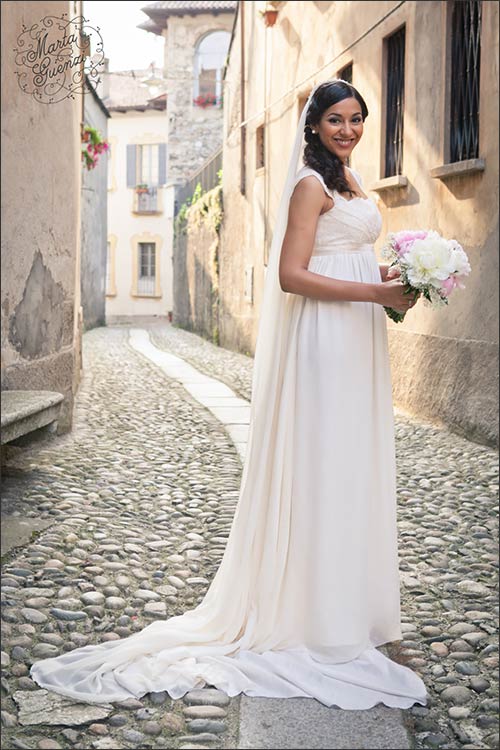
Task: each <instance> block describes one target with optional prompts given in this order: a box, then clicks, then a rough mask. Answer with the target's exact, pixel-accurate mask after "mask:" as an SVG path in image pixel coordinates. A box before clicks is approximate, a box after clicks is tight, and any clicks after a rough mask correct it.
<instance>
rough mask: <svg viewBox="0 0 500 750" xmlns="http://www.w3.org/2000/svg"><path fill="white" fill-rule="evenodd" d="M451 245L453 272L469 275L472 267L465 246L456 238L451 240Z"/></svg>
mask: <svg viewBox="0 0 500 750" xmlns="http://www.w3.org/2000/svg"><path fill="white" fill-rule="evenodd" d="M450 245H451V262H452V265H453V273H454V274H456V275H457V276H468V275H469V273H470V272H471V267H470V263H469V259H468V257H467V255H466V254H465V252H464V249H463V247H462V246H461V245H459V244H458V242H457V241H456V240H450Z"/></svg>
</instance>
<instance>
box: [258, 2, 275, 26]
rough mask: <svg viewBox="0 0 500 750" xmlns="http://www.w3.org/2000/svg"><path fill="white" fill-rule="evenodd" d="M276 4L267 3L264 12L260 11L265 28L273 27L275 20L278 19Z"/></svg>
mask: <svg viewBox="0 0 500 750" xmlns="http://www.w3.org/2000/svg"><path fill="white" fill-rule="evenodd" d="M277 5H278V3H276V2H267V3H266V6H265V8H264V10H260V11H259V13H260V15H261V16H262V18H263V19H264V23H265V25H266V26H274V24H275V23H276V19H277V18H278V8H277Z"/></svg>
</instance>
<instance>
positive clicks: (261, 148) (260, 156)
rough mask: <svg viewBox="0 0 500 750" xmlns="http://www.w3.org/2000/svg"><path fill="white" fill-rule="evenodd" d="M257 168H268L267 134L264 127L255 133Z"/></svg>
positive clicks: (261, 126)
mask: <svg viewBox="0 0 500 750" xmlns="http://www.w3.org/2000/svg"><path fill="white" fill-rule="evenodd" d="M255 151H256V161H255V168H256V169H262V168H263V167H265V166H266V151H265V133H264V125H260V126H259V127H258V128H257V130H256V131H255Z"/></svg>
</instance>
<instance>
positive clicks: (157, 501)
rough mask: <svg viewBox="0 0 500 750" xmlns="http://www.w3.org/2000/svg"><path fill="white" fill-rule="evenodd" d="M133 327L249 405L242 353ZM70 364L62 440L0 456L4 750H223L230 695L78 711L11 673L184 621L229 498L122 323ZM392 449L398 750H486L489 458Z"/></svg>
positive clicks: (230, 507)
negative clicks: (412, 691) (424, 694)
mask: <svg viewBox="0 0 500 750" xmlns="http://www.w3.org/2000/svg"><path fill="white" fill-rule="evenodd" d="M134 327H140V328H146V329H147V330H148V332H149V335H150V339H151V342H152V343H153V344H154V345H155V346H156V347H157V348H158V349H161V350H164V351H167V352H170V353H172V354H174V355H176V356H178V357H182V358H183V359H184V360H186V361H187V362H189V363H190V364H191V365H193V366H194V367H196V368H197V369H198V370H200V371H201V372H203V373H205V374H207V375H209V376H210V377H213V378H217V379H218V380H220V381H221V382H223V383H225V384H226V385H228V386H229V387H230V388H232V389H233V390H234V391H235V393H236V394H237V395H239V396H241V397H243V398H245V399H249V398H250V392H251V378H252V359H251V358H250V357H246V356H244V355H242V354H238V353H234V352H230V351H228V350H224V349H220V348H218V347H216V346H214V345H212V344H211V343H210V342H208V341H205V340H204V339H202V338H200V337H198V336H196V335H194V334H191V333H188V332H186V331H183V330H181V329H177V328H175V327H173V326H171V325H169V324H165V323H159V322H151V321H144V322H138V323H134ZM83 357H84V370H83V377H82V382H81V385H80V388H79V392H78V396H77V400H76V409H75V421H74V428H73V431H72V432H71V433H69V434H67V435H64V436H60V437H57V438H51V439H50V440H48V441H45V442H41V443H39V444H33V445H32V446H31V447H29V448H27V447H24V448H15V447H12V446H11V447H9V448H8V450H7V462H6V466H5V467H4V469H3V477H2V484H3V487H2V517H3V518H4V520H5V522H6V526H5V528H6V529H7V531H8V533H5V534H4V535H5V537H6V544H7V551H4V550H2V555H3V560H2V662H1V663H2V679H1V686H2V695H3V709H2V725H3V743H2V747H5V748H21V749H22V748H33V749H34V748H40V750H51V749H52V748H54V749H56V748H68V749H69V748H76V749H78V748H80V749H81V750H87V749H90V748H116V750H120V748H158V749H160V748H185V749H186V750H187V749H188V748H194V747H196V748H206V747H210V748H236V747H238V746H239V745H238V727H239V706H240V697H239V696H237V697H234V698H228V696H226V695H225V694H224V693H223V692H222V691H219V690H213V689H211V688H210V686H208V687H207V688H205V689H203V690H197V691H192V692H191V693H188V694H187V695H186V696H185V697H184V699H180V700H177V701H173V700H172V699H170V697H169V696H168V695H166V694H161V693H157V694H149V695H148V696H146V697H145V698H143V699H141V700H129V701H126V702H125V703H121V704H114V705H108V706H98V705H95V706H85V707H82V705H81V704H79V705H78V706H75V704H73V703H71V701H66V700H64V699H62V698H58V697H57V696H54V694H48V693H46V692H45V691H41V690H39V688H38V686H37V685H35V683H33V682H32V680H31V679H30V678H29V676H28V674H29V665H30V664H31V663H32V662H33V661H35V660H36V659H40V658H44V657H48V656H53V655H56V654H59V653H61V652H62V651H68V650H71V649H73V648H76V647H78V646H81V645H85V644H87V643H98V642H101V641H103V640H112V639H118V638H122V637H124V636H127V635H129V634H132V633H134V632H135V631H138V630H140V629H142V628H143V627H144V626H145V625H146V624H148V623H150V622H151V621H152V620H153V619H155V618H161V619H165V618H166V617H171V616H174V615H178V614H181V613H182V612H183V611H185V610H186V609H189V608H192V607H194V606H196V604H197V603H198V602H199V601H201V599H202V598H203V595H204V593H205V591H206V589H207V587H208V584H209V582H210V580H211V579H212V577H213V575H214V573H215V571H216V570H217V567H218V564H219V561H220V559H221V556H222V554H223V551H224V546H225V543H226V539H227V535H228V533H229V529H230V525H231V521H232V517H233V513H234V509H235V504H236V501H237V498H238V490H239V484H240V477H241V469H242V465H241V460H240V457H239V455H238V452H237V450H236V447H235V445H234V444H233V442H232V440H231V438H230V437H229V434H228V433H227V431H226V429H225V428H224V426H223V425H222V423H221V422H219V421H218V420H217V419H216V418H215V416H214V415H213V414H212V413H211V412H210V411H209V410H208V409H206V408H204V407H203V406H202V405H201V404H200V403H199V402H198V401H196V400H195V399H194V398H193V397H192V396H191V395H190V394H189V393H188V392H187V391H186V390H185V389H184V388H183V387H182V385H180V383H178V382H176V381H175V380H173V379H170V378H168V377H166V376H165V374H164V373H163V372H162V371H161V370H160V369H159V368H158V367H157V366H156V365H154V364H153V363H151V362H150V361H149V360H148V359H146V358H145V357H144V356H142V355H141V354H139V353H138V352H137V351H136V350H135V349H133V348H132V347H131V346H130V343H129V328H128V327H127V326H114V327H107V328H97V329H93V330H91V331H89V332H87V333H86V334H85V335H84V338H83ZM396 435H397V458H398V491H399V496H398V513H399V516H398V520H399V533H400V562H401V581H402V615H403V630H404V634H405V640H404V641H402V642H401V643H397V644H391V646H390V647H389V653H390V654H391V656H392V657H393V658H394V659H396V660H398V661H400V662H402V663H404V664H408V666H410V667H411V668H413V669H415V670H416V671H417V672H418V673H419V674H420V675H421V676H422V678H423V680H424V682H425V683H426V685H427V688H428V691H429V695H430V700H429V704H428V706H426V707H422V706H415V707H413V708H412V709H410V710H408V711H406V712H405V721H406V723H407V726H408V728H409V731H410V734H411V736H412V737H413V742H414V746H415V747H416V748H496V747H498V677H497V670H498V635H497V633H498V629H497V622H498V599H497V571H498V547H497V497H498V494H497V493H498V484H497V482H498V454H497V452H496V451H494V450H492V449H489V448H486V447H484V446H481V445H479V444H476V443H472V442H470V441H467V440H465V439H463V438H461V437H459V436H457V435H453V434H451V433H449V432H448V431H446V430H443V429H439V428H437V427H434V426H430V425H426V424H422V423H419V422H417V421H416V420H414V419H411V418H409V417H408V416H405V415H403V414H400V413H398V414H397V416H396ZM23 524H25V526H24V531H23ZM26 529H27V530H28V532H26ZM2 544H3V542H2ZM297 747H303V745H297ZM345 747H351V745H345Z"/></svg>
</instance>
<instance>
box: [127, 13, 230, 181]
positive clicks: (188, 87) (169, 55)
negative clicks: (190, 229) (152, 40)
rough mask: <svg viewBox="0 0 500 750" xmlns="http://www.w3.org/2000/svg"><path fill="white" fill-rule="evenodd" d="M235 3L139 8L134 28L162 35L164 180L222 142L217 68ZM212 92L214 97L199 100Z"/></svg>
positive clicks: (194, 166) (186, 173) (192, 168)
mask: <svg viewBox="0 0 500 750" xmlns="http://www.w3.org/2000/svg"><path fill="white" fill-rule="evenodd" d="M236 5H237V3H236V2H228V1H220V2H219V1H215V2H189V0H183V1H182V2H154V3H151V4H149V5H147V6H145V7H144V8H143V11H144V13H146V15H147V16H148V17H149V20H148V21H145V22H144V23H142V24H140V26H139V28H142V29H145V30H146V31H150V32H153V33H155V34H159V35H161V36H163V37H164V39H165V58H164V76H165V78H166V80H167V83H166V93H167V102H168V144H169V148H168V179H169V181H170V182H172V183H174V184H181V183H183V182H185V181H186V180H188V179H189V177H190V176H191V175H192V174H194V173H196V172H197V171H198V169H200V167H202V166H203V164H204V163H205V162H206V161H207V160H208V159H209V158H210V157H211V156H212V155H213V154H214V152H215V151H217V149H219V148H220V147H221V145H222V111H223V110H222V96H221V94H222V71H223V67H224V63H225V58H226V52H227V49H228V47H229V40H230V34H231V29H232V25H233V21H234V14H235V9H236ZM212 82H213V86H212V85H211V83H212ZM212 90H213V92H214V94H215V97H216V101H215V102H214V103H213V104H212V103H211V102H210V101H208V102H207V101H203V94H204V92H206V93H207V94H211V92H212ZM205 99H207V97H205Z"/></svg>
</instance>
